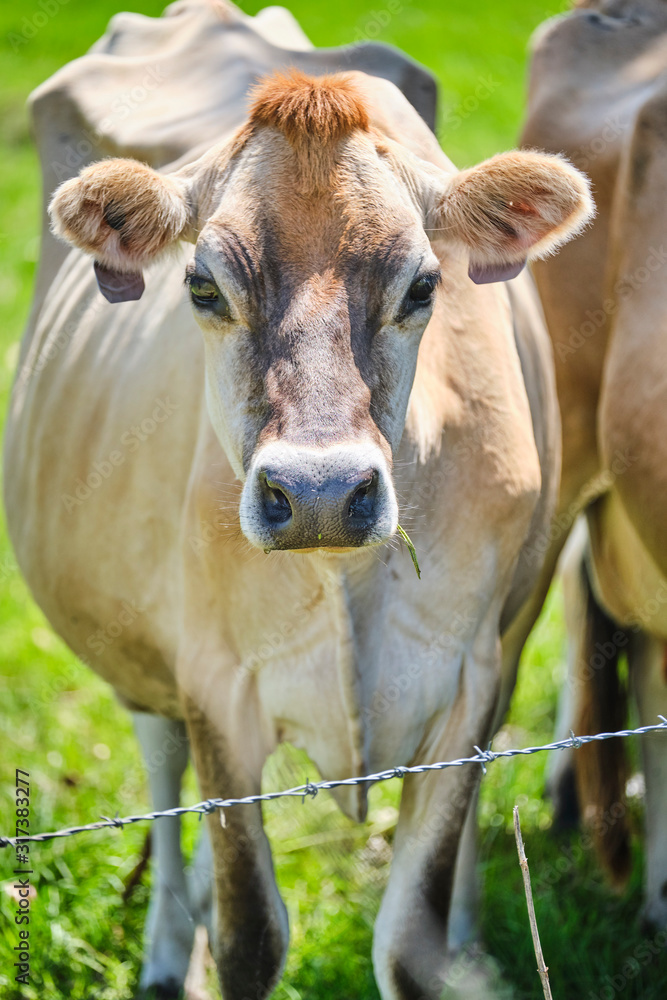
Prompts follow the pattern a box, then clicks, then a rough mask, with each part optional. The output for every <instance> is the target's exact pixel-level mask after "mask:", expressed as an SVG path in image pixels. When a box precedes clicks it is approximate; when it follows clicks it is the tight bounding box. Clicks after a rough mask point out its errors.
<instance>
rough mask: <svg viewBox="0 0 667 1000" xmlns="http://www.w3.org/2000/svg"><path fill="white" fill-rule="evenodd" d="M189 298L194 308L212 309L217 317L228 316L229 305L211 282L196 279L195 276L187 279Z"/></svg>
mask: <svg viewBox="0 0 667 1000" xmlns="http://www.w3.org/2000/svg"><path fill="white" fill-rule="evenodd" d="M188 285H189V286H190V297H191V298H192V301H193V302H194V304H195V305H196V306H199V307H200V308H203V309H212V310H213V311H214V312H216V313H217V314H218V316H229V304H228V302H227V299H226V298H225V297H224V295H223V294H222V293H221V292H220V291H218V289H217V288H216V287H215V285H214V284H213V282H212V281H207V280H206V279H205V278H198V277H197V275H196V274H193V275H191V276H190V277H188Z"/></svg>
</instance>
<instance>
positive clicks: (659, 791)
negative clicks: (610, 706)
mask: <svg viewBox="0 0 667 1000" xmlns="http://www.w3.org/2000/svg"><path fill="white" fill-rule="evenodd" d="M630 656H631V663H630V678H631V683H632V687H633V693H634V696H635V698H636V700H637V706H638V709H639V718H640V724H641V725H642V726H649V725H652V724H654V723H656V722H657V721H658V718H657V717H658V715H664V716H665V717H666V718H667V648H666V647H665V644H664V643H662V642H660V641H659V640H657V639H654V638H652V637H650V636H648V635H646V634H642V635H641V636H636V637H635V638H634V639H633V643H632V650H631V653H630ZM641 741H642V757H643V761H644V778H645V781H646V801H645V825H646V868H645V883H646V889H645V892H646V902H645V905H644V911H643V921H644V924H645V925H646V927H647V929H651V930H652V931H655V929H656V928H659V929H663V928H666V927H667V736H665V734H664V733H647V734H646V735H645V736H642V737H641Z"/></svg>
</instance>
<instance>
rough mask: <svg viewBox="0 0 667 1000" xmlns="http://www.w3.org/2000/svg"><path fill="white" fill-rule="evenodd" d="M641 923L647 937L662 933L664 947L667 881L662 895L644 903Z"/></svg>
mask: <svg viewBox="0 0 667 1000" xmlns="http://www.w3.org/2000/svg"><path fill="white" fill-rule="evenodd" d="M640 924H641V929H642V933H643V934H645V935H646V937H648V938H651V937H655V936H658V935H660V937H661V938H662V947H664V946H665V945H666V944H667V881H666V882H665V884H664V885H663V887H662V893H661V896H660V897H658V898H657V899H648V900H647V901H646V903H645V904H644V908H643V910H642V912H641V917H640ZM661 932H662V933H661Z"/></svg>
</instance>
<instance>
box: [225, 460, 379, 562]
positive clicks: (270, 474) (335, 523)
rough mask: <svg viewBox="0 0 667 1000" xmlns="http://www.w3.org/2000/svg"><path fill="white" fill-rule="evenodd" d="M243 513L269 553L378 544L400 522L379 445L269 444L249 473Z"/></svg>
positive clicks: (248, 529)
mask: <svg viewBox="0 0 667 1000" xmlns="http://www.w3.org/2000/svg"><path fill="white" fill-rule="evenodd" d="M240 514H241V527H242V529H243V532H244V534H245V535H246V537H247V538H248V539H249V541H251V542H252V543H253V545H257V546H258V547H259V548H262V549H264V550H269V549H316V548H324V549H348V548H358V547H360V546H363V545H373V544H378V543H380V542H384V541H386V540H387V539H388V538H389V537H390V536H391V535H392V534H393V533H394V531H395V530H396V524H397V519H398V510H397V505H396V497H395V493H394V489H393V486H392V482H391V477H390V475H389V473H388V470H387V465H386V462H385V459H384V456H383V454H382V452H381V451H380V450H379V449H377V448H376V447H375V446H372V445H368V446H367V445H348V446H337V447H334V448H324V449H310V448H300V447H294V446H288V445H284V444H270V445H267V446H265V447H264V448H262V449H261V450H260V451H259V453H258V454H257V455H256V456H255V459H254V460H253V462H252V465H251V468H250V470H249V473H248V478H247V480H246V484H245V486H244V488H243V494H242V496H241V511H240Z"/></svg>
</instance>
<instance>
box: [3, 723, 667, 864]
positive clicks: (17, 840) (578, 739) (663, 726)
mask: <svg viewBox="0 0 667 1000" xmlns="http://www.w3.org/2000/svg"><path fill="white" fill-rule="evenodd" d="M658 718H659V719H660V722H658V723H656V724H655V725H652V726H640V727H639V728H638V729H620V730H618V732H615V733H597V734H596V735H595V736H575V735H574V733H573V732H572V730H570V736H569V739H566V740H558V741H556V742H555V743H545V744H544V745H543V746H539V747H524V748H523V749H522V750H492V749H491V744H489V747H488V749H487V750H480V748H479V747H477V746H476V747H474V749H475V750H476V753H475V754H473V755H472V756H471V757H459V758H458V760H447V761H442V760H441V761H437V762H436V763H435V764H414V765H413V766H412V767H403V766H398V767H390V768H388V769H387V770H385V771H378V772H376V773H375V774H365V775H359V776H358V777H355V778H334V779H331V780H328V781H314V782H313V781H307V782H306V783H305V784H304V785H296V786H295V787H294V788H285V789H282V790H281V791H277V792H263V793H261V794H257V795H246V796H245V797H244V798H240V799H205V800H204V801H203V802H197V803H196V804H195V805H192V806H176V807H175V808H173V809H163V810H161V811H155V812H150V813H144V814H143V815H141V816H123V817H120V816H115V817H114V818H110V817H109V816H102V818H101V819H100V820H98V821H97V822H96V823H87V824H86V825H85V826H70V827H68V828H67V829H65V830H55V831H53V832H51V833H35V834H33V835H32V836H29V837H0V847H12V846H16V845H17V844H23V843H27V842H29V841H33V842H34V841H37V842H41V841H45V840H55V839H56V838H58V837H73V836H75V835H76V834H78V833H87V832H88V831H93V830H105V829H118V830H122V829H123V827H126V826H131V825H132V824H133V823H147V822H152V821H153V820H156V819H161V818H162V817H165V816H184V815H185V814H186V813H195V814H197V815H199V818H200V819H201V817H202V816H206V815H207V814H208V813H212V812H215V811H216V810H218V809H220V810H223V811H224V810H225V809H231V808H233V807H234V806H249V805H254V804H256V803H257V802H273V800H274V799H284V798H300V799H301V801H302V802H305V801H306V799H307V798H315V796H316V795H317V793H318V792H319V791H321V790H326V789H330V788H340V787H341V786H344V785H364V784H368V785H371V784H376V783H378V782H380V781H390V780H391V779H392V778H404V777H405V776H406V774H426V773H428V772H429V771H444V770H445V769H446V768H449V767H464V766H465V765H467V764H478V765H479V766H480V767H481V768H482V771H483V773H484V774H486V765H487V764H490V763H492V762H493V761H494V760H499V759H500V758H503V757H527V756H530V755H531V754H534V753H542V752H543V751H546V750H574V749H578V748H579V747H582V746H584V745H585V744H586V743H594V742H596V741H599V740H612V739H616V738H624V737H627V736H642V735H643V734H644V733H656V732H660V731H663V732H667V719H666V718H665V717H664V716H663V715H659V716H658Z"/></svg>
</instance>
